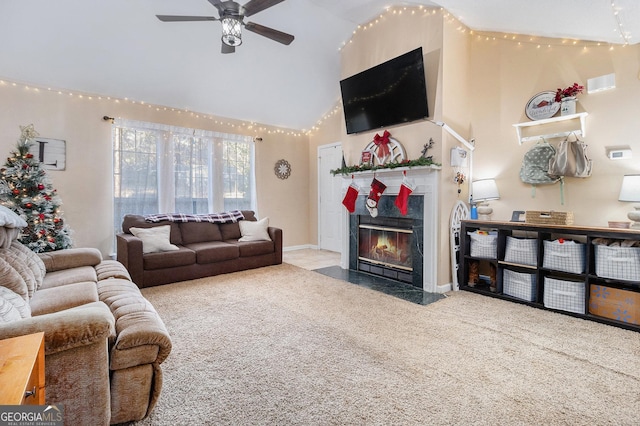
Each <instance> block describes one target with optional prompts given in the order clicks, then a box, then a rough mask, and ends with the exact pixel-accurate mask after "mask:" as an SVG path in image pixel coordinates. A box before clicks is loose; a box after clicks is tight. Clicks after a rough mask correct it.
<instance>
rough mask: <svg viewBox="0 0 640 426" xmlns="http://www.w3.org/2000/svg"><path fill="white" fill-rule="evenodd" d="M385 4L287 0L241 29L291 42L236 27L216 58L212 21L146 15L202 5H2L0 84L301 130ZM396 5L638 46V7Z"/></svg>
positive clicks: (331, 101) (455, 0) (323, 109)
mask: <svg viewBox="0 0 640 426" xmlns="http://www.w3.org/2000/svg"><path fill="white" fill-rule="evenodd" d="M247 1H248V0H247ZM240 3H241V4H244V3H246V1H240ZM390 4H391V3H390V2H389V0H287V1H284V2H282V3H280V4H278V5H276V6H273V7H272V8H270V9H267V10H265V11H262V12H259V13H257V14H255V15H253V16H251V17H250V18H246V19H245V22H255V23H258V24H261V25H265V26H268V27H272V28H275V29H278V30H280V31H284V32H287V33H290V34H293V35H295V37H296V39H295V40H294V41H293V43H292V44H291V45H289V46H284V45H281V44H279V43H276V42H274V41H272V40H269V39H266V38H264V37H260V36H258V35H256V34H254V33H251V32H248V31H244V32H243V44H242V45H241V46H239V47H237V48H236V53H234V54H229V55H222V54H221V53H220V23H219V22H187V23H163V22H160V21H159V20H158V19H156V17H155V15H156V14H164V15H204V16H217V11H216V9H215V8H214V7H213V6H212V5H211V4H210V3H209V2H208V1H206V0H181V1H175V0H110V1H108V2H107V1H97V0H84V1H77V0H56V1H51V0H2V1H0V40H2V41H1V42H0V79H7V80H11V81H17V82H23V83H30V84H35V85H40V86H44V87H54V88H58V89H71V90H76V91H81V92H86V93H91V94H96V95H109V96H113V97H118V98H128V99H131V100H136V101H144V102H145V103H149V104H155V105H163V106H170V107H174V108H180V109H187V110H190V111H196V112H200V113H205V114H212V115H218V116H222V117H228V118H237V119H242V120H248V121H255V122H257V123H263V124H270V125H275V126H282V127H287V128H292V129H309V128H310V127H312V126H313V125H314V124H315V122H316V121H317V120H318V119H319V118H321V117H322V116H323V115H324V114H326V113H327V112H328V111H329V110H331V109H332V107H333V106H334V105H335V103H336V102H337V100H338V99H339V96H340V93H339V85H338V81H339V79H340V52H339V48H340V46H342V44H343V43H344V42H345V41H348V40H349V38H351V36H352V33H353V31H354V29H355V28H356V27H357V25H358V24H362V23H366V22H368V21H369V20H370V19H372V18H373V17H375V16H377V15H378V14H380V13H381V12H383V11H384V10H385V8H386V7H388V6H389V5H390ZM395 4H396V5H408V6H412V5H413V6H415V5H427V6H442V7H444V8H445V9H447V10H448V11H450V12H451V13H452V14H453V15H455V16H456V17H458V18H459V19H460V20H461V21H462V22H463V23H465V24H466V25H467V26H469V27H470V28H472V29H476V30H478V31H497V32H508V33H518V34H530V35H537V36H549V37H559V38H560V37H566V38H576V39H580V40H594V41H603V42H607V43H616V44H621V43H624V39H623V37H621V34H620V29H622V31H623V32H624V35H625V36H626V37H628V38H629V40H628V41H629V43H630V44H635V43H637V42H638V41H640V1H638V0H615V3H613V2H612V1H611V0H562V1H558V0H534V1H531V0H482V1H479V0H432V1H429V0H415V1H401V2H395ZM612 4H613V6H612ZM614 10H616V11H617V12H618V17H617V18H616V16H615V15H614Z"/></svg>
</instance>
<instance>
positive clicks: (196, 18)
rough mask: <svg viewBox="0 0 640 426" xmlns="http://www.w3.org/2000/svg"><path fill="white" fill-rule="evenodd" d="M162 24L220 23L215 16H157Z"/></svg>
mask: <svg viewBox="0 0 640 426" xmlns="http://www.w3.org/2000/svg"><path fill="white" fill-rule="evenodd" d="M156 17H157V18H158V19H159V20H161V21H162V22H188V21H219V19H218V18H216V17H214V16H176V15H156Z"/></svg>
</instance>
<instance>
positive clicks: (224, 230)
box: [218, 221, 242, 241]
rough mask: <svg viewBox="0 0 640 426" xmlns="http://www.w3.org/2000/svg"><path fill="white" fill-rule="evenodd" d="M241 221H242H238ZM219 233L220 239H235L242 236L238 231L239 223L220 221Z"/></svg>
mask: <svg viewBox="0 0 640 426" xmlns="http://www.w3.org/2000/svg"><path fill="white" fill-rule="evenodd" d="M240 222H242V221H240ZM218 226H219V227H220V233H221V234H222V240H223V241H226V240H237V239H238V238H240V237H241V236H242V234H241V233H240V225H238V223H221V224H220V225H218Z"/></svg>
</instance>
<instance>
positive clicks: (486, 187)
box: [471, 179, 500, 201]
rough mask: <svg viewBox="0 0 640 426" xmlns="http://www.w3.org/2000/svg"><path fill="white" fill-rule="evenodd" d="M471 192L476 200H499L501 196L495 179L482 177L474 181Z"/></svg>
mask: <svg viewBox="0 0 640 426" xmlns="http://www.w3.org/2000/svg"><path fill="white" fill-rule="evenodd" d="M471 194H472V195H473V200H474V201H486V200H497V199H498V198H500V193H499V192H498V185H496V180H495V179H482V180H477V181H475V182H473V184H472V186H471Z"/></svg>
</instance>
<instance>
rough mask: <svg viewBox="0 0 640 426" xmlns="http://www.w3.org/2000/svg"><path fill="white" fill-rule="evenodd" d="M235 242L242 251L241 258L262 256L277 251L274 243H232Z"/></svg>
mask: <svg viewBox="0 0 640 426" xmlns="http://www.w3.org/2000/svg"><path fill="white" fill-rule="evenodd" d="M230 242H233V243H234V244H235V245H236V246H237V247H238V249H239V250H240V257H250V256H260V255H261V254H269V253H273V252H274V251H275V244H274V243H273V241H251V242H242V241H230Z"/></svg>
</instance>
